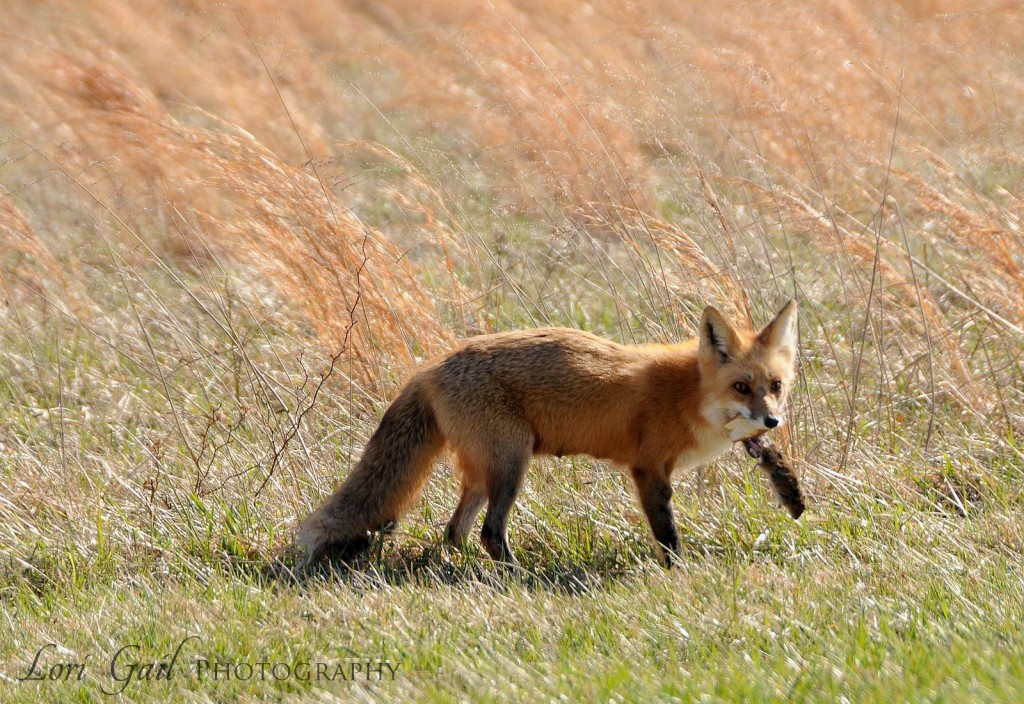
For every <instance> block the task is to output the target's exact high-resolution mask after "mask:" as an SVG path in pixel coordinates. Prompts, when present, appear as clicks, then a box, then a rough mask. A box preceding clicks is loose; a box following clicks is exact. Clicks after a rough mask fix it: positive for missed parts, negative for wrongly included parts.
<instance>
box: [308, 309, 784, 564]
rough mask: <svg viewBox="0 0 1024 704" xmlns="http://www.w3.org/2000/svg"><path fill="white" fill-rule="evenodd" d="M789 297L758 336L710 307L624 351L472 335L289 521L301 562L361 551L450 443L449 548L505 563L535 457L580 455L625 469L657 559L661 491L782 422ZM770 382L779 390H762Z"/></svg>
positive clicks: (667, 532) (562, 334) (575, 333)
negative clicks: (693, 323)
mask: <svg viewBox="0 0 1024 704" xmlns="http://www.w3.org/2000/svg"><path fill="white" fill-rule="evenodd" d="M796 310H797V308H796V302H795V301H790V302H789V303H788V304H787V305H786V306H785V307H784V308H783V309H782V311H781V312H780V313H779V315H778V316H777V317H776V319H775V320H774V321H772V323H770V324H769V325H768V326H766V327H765V328H764V329H763V330H761V331H760V332H754V331H748V330H737V329H735V328H733V327H732V326H731V325H730V324H729V323H728V322H727V321H726V320H725V319H724V318H723V317H722V315H721V314H720V313H718V311H716V310H715V309H714V308H711V307H709V308H707V309H706V310H705V311H704V315H703V317H702V320H701V329H700V335H699V337H698V339H697V340H691V341H689V342H685V343H681V344H677V345H643V346H636V347H631V346H625V345H620V344H617V343H614V342H610V341H608V340H605V339H602V338H600V337H597V336H595V335H591V334H589V333H586V332H581V331H579V330H569V329H562V328H543V329H538V330H523V331H517V332H507V333H498V334H494V335H482V336H480V337H476V338H472V339H470V340H469V341H467V342H466V343H465V344H463V345H462V346H461V347H459V348H458V349H456V350H454V351H453V352H451V353H450V354H448V355H447V356H445V357H444V358H442V359H440V360H437V361H434V362H432V363H430V364H428V365H427V366H425V367H424V368H423V369H421V370H420V371H419V372H418V373H416V374H415V375H414V376H413V377H412V379H410V381H409V382H408V383H407V384H406V386H405V388H404V389H403V390H402V392H401V393H400V394H399V396H398V398H396V399H395V401H394V403H392V405H391V406H390V408H388V410H387V412H386V413H385V414H384V417H383V419H382V420H381V424H380V427H379V428H378V429H377V430H376V432H374V434H373V436H372V437H371V438H370V441H369V443H368V444H367V446H366V451H365V452H364V454H363V457H362V459H360V461H359V463H358V464H357V465H356V467H355V469H353V471H352V472H351V473H350V475H349V477H348V479H346V481H345V482H344V483H343V484H342V486H341V487H340V488H339V489H338V490H337V491H336V492H335V493H334V494H333V495H332V496H331V497H330V498H329V499H328V500H327V501H326V502H325V503H324V504H323V505H322V506H321V507H320V508H318V509H317V510H316V511H315V512H314V513H313V514H311V515H310V516H309V517H308V518H307V519H306V520H305V521H304V522H303V524H302V525H301V526H300V529H299V538H298V542H299V544H300V545H301V546H302V547H304V548H305V550H306V553H307V561H309V562H311V561H313V560H315V559H316V558H318V557H319V556H321V555H323V554H325V553H327V552H329V551H332V550H333V551H336V552H341V553H342V554H347V553H349V552H351V551H352V550H355V549H358V548H360V547H362V546H364V545H366V544H367V542H368V533H369V531H373V530H377V529H380V528H383V527H386V526H393V525H394V522H395V521H397V520H398V518H399V516H400V515H401V513H402V512H403V511H404V510H405V509H406V508H407V507H408V506H409V504H410V503H412V501H414V500H415V498H416V496H417V495H418V494H419V491H420V489H421V488H422V486H423V484H424V483H425V482H426V480H427V477H428V476H429V474H430V470H431V466H432V464H433V460H434V459H435V457H436V456H437V454H439V453H440V452H441V450H442V449H443V448H444V446H445V445H448V446H449V447H450V448H451V449H452V450H453V451H454V454H455V457H456V461H457V464H458V466H459V468H460V470H461V474H462V495H461V498H460V501H459V505H458V507H457V508H456V510H455V513H454V515H453V516H452V519H451V521H450V522H449V525H448V530H447V537H448V540H449V541H451V542H453V543H455V544H462V543H463V542H464V540H465V539H466V535H467V534H468V532H469V529H470V527H471V525H472V523H473V521H474V520H475V518H476V516H477V515H478V513H479V512H480V510H481V509H482V508H483V506H484V504H487V506H488V510H487V516H486V518H485V520H484V526H483V530H482V531H481V538H482V540H483V543H484V546H485V547H486V548H487V550H488V552H489V553H490V554H491V555H492V557H494V558H495V559H500V560H506V561H509V560H511V559H512V554H511V551H510V550H509V547H508V542H507V538H506V532H507V523H508V514H509V510H510V509H511V507H512V504H513V502H514V501H515V498H516V495H517V493H518V491H519V488H520V486H521V485H522V482H523V479H524V476H525V472H526V467H527V465H528V463H529V459H530V457H531V456H533V455H556V456H562V455H570V454H586V455H590V456H592V457H595V458H598V459H606V460H610V461H612V462H614V463H616V464H620V465H623V466H626V467H628V468H629V469H630V472H631V474H632V476H633V479H634V481H635V482H636V485H637V490H638V496H639V499H640V503H641V506H642V507H643V509H644V512H645V514H646V515H647V518H648V521H649V523H650V525H651V528H652V531H653V533H654V536H655V538H656V540H657V541H658V543H659V544H660V546H661V548H662V549H663V558H664V559H665V560H666V561H668V560H670V559H671V556H672V554H673V553H675V552H676V551H677V549H678V538H677V535H676V528H675V522H674V519H673V517H672V508H671V502H670V499H671V496H672V487H671V483H670V479H671V475H672V472H673V470H674V469H675V468H676V467H677V466H682V467H688V466H693V465H696V464H699V463H702V462H706V461H708V460H710V459H712V458H713V457H715V456H717V455H719V454H721V453H722V452H723V451H725V450H726V449H727V448H728V447H729V445H730V444H731V443H732V442H734V441H737V440H742V439H745V438H747V437H752V436H755V435H760V434H761V433H763V432H765V431H767V430H768V429H769V428H770V427H774V426H775V425H777V424H778V423H779V422H781V418H782V411H783V409H784V407H785V399H786V394H787V392H788V389H789V386H790V382H791V380H792V377H793V374H794V365H795V360H796V334H795V329H796V326H795V323H796ZM773 382H777V383H778V384H781V388H775V389H773V388H772V384H773Z"/></svg>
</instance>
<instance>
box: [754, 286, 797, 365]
mask: <svg viewBox="0 0 1024 704" xmlns="http://www.w3.org/2000/svg"><path fill="white" fill-rule="evenodd" d="M797 310H798V306H797V303H796V299H790V301H789V303H787V304H786V305H785V306H783V308H782V310H780V311H779V314H778V315H776V316H775V320H773V321H772V322H770V323H768V324H767V325H765V327H764V330H762V331H761V332H760V333H759V334H758V336H757V339H758V341H759V342H760V343H761V344H762V345H764V346H765V347H767V348H768V349H770V350H773V351H775V352H777V353H778V354H780V355H783V356H786V357H789V359H790V360H792V359H794V358H796V343H797V339H796V314H797Z"/></svg>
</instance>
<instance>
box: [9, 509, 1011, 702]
mask: <svg viewBox="0 0 1024 704" xmlns="http://www.w3.org/2000/svg"><path fill="white" fill-rule="evenodd" d="M821 508H824V507H821ZM769 509H770V507H761V510H759V511H757V512H756V513H757V518H756V519H755V518H749V519H748V520H747V521H746V522H743V523H741V525H740V527H739V528H735V527H732V526H726V525H724V524H721V525H720V527H719V529H718V530H717V531H716V536H715V537H716V538H717V540H716V541H715V545H714V547H715V548H716V549H714V550H705V551H704V552H706V554H696V552H697V551H696V550H695V551H694V554H691V555H689V556H688V557H685V558H684V560H683V564H682V565H681V566H680V567H679V568H678V569H675V570H672V571H664V570H662V569H661V568H659V567H658V566H657V565H655V564H654V563H653V562H652V561H651V560H650V559H649V558H648V557H646V556H645V555H644V554H643V553H644V552H645V550H644V547H643V546H642V545H641V544H640V543H639V542H637V541H635V540H632V539H627V540H626V541H625V542H626V545H627V546H628V547H627V548H626V550H627V554H626V555H625V556H623V555H621V554H615V551H616V550H622V549H623V546H622V545H617V546H616V547H615V548H614V549H613V550H609V549H608V548H605V547H599V548H597V549H595V550H590V549H588V548H586V547H585V546H582V545H580V544H578V542H577V541H576V540H575V539H574V538H572V536H570V535H565V536H562V540H561V541H559V542H558V543H557V544H554V545H549V546H547V547H548V552H547V554H545V557H544V558H543V559H542V560H537V559H535V556H536V555H537V554H543V553H544V549H543V548H542V547H541V546H539V545H537V544H536V541H535V540H531V541H526V542H523V541H522V540H521V539H520V540H519V541H517V542H518V545H519V547H518V551H519V556H520V558H521V559H522V560H523V562H524V564H525V565H529V567H523V568H521V569H517V570H512V571H505V570H503V569H499V568H495V567H494V566H492V565H490V564H489V563H487V562H486V561H485V560H483V559H482V558H481V557H480V555H478V554H473V555H466V556H462V555H458V554H455V553H448V552H446V551H445V550H443V549H441V548H439V547H437V546H436V544H434V543H433V542H432V541H431V542H422V543H421V542H418V541H410V540H409V538H408V536H403V539H402V540H401V544H400V545H399V546H398V547H390V546H389V547H386V548H385V550H384V553H383V556H382V559H381V560H380V561H377V560H374V559H371V560H369V561H367V562H364V563H361V564H360V566H359V567H358V568H357V569H356V570H354V571H351V572H350V571H344V572H343V573H340V574H335V575H324V576H322V577H319V578H315V579H312V580H310V581H308V582H307V583H305V584H304V585H302V586H280V585H276V584H268V583H266V582H264V581H262V580H261V579H260V578H259V577H257V576H255V575H254V573H253V572H252V571H251V570H249V569H248V567H247V566H246V565H245V564H244V563H235V564H231V565H219V566H211V565H208V564H207V565H203V566H202V568H201V569H200V570H197V572H198V573H195V574H189V573H186V572H182V571H179V570H177V569H171V570H170V572H169V574H166V575H164V576H159V575H156V574H153V572H154V571H155V569H156V568H157V567H158V563H155V562H152V561H147V560H145V559H142V560H139V561H138V562H136V564H134V565H133V566H132V570H131V571H132V572H134V573H135V576H134V577H127V576H121V577H117V578H114V577H112V573H111V570H110V566H109V564H107V563H104V562H103V561H99V562H95V561H94V562H92V563H90V564H80V565H75V564H73V561H72V560H71V559H69V558H68V557H66V556H61V557H56V556H51V557H52V559H53V560H54V563H52V564H51V565H49V568H50V580H53V581H49V580H48V581H46V582H42V583H41V582H40V581H39V580H38V579H34V578H33V574H32V573H31V572H29V571H16V574H15V575H9V578H10V582H9V585H8V588H7V590H6V591H5V597H4V598H5V605H6V606H7V609H6V610H5V614H6V615H5V618H4V621H3V626H2V629H0V637H2V638H0V640H2V642H3V643H5V646H4V656H5V658H7V659H8V660H9V661H11V662H12V664H13V663H17V664H18V667H11V666H8V668H7V671H6V672H5V675H6V676H7V677H13V676H17V675H18V674H19V673H21V674H24V672H26V671H27V670H28V661H29V660H30V659H31V657H32V656H33V655H34V653H35V651H36V650H37V649H38V648H39V647H40V646H41V645H43V644H45V643H47V642H57V643H60V644H61V646H62V647H63V648H65V649H66V650H65V651H62V653H61V656H62V657H61V659H64V660H68V659H70V660H74V661H79V662H80V661H82V660H83V659H84V658H85V657H86V656H89V655H91V658H90V660H89V661H88V662H87V665H88V670H89V675H88V677H87V678H86V679H85V681H83V682H81V683H78V682H75V683H64V682H37V683H12V682H6V683H5V684H3V685H2V688H0V696H2V697H3V699H4V700H5V701H69V700H72V699H74V698H78V699H79V700H82V701H99V700H102V699H103V696H102V688H106V689H108V690H109V689H111V688H112V687H115V686H119V685H120V684H122V683H120V682H118V681H116V680H112V678H111V676H110V673H109V670H108V668H109V663H110V659H111V657H113V655H114V653H115V652H116V650H117V648H120V647H121V646H123V645H128V644H138V645H139V646H140V651H139V655H140V657H143V658H150V659H160V658H164V657H165V656H166V655H167V654H168V653H172V652H173V651H174V649H175V648H176V647H177V645H178V644H179V643H180V642H181V641H182V640H183V639H185V638H188V637H190V636H196V638H195V640H191V641H189V642H188V643H187V644H186V645H185V646H184V649H183V652H184V654H185V656H187V657H184V658H183V660H181V661H179V663H177V664H178V669H176V670H175V671H174V672H175V677H174V678H173V679H172V680H170V681H163V682H155V681H142V682H132V683H129V684H128V685H127V686H126V690H125V694H126V695H130V696H131V697H133V698H139V699H154V700H159V699H163V698H168V697H172V696H175V697H177V696H180V695H181V694H182V693H183V692H184V691H189V690H191V691H194V692H197V693H199V694H200V696H201V697H206V698H209V699H213V700H224V699H232V698H237V699H241V700H255V699H260V698H270V699H275V700H277V699H281V700H287V699H288V698H289V697H290V696H294V697H298V696H300V695H303V694H309V693H310V692H311V691H312V690H320V689H322V690H325V691H327V692H330V693H332V694H334V695H335V696H338V697H340V698H342V699H346V698H349V697H351V698H359V697H369V698H372V699H375V700H377V699H379V700H388V701H392V700H393V701H400V700H408V699H409V698H413V697H415V698H416V699H417V700H425V701H446V700H450V699H451V698H463V697H470V696H472V698H474V699H480V700H482V701H517V700H521V699H522V698H523V697H526V698H529V699H533V700H536V699H557V698H558V697H559V695H560V694H564V693H568V692H571V693H572V697H573V698H574V699H584V700H594V699H599V700H610V699H624V700H632V701H650V700H655V699H657V700H666V701H672V700H677V699H681V700H683V701H690V700H694V699H707V700H711V701H722V700H725V701H736V700H739V699H756V700H783V699H785V700H794V699H795V700H799V701H837V700H841V699H842V698H844V697H845V698H846V699H848V700H849V701H868V702H870V701H879V702H882V701H965V700H978V699H981V700H991V699H1004V700H1013V699H1015V698H1017V697H1019V696H1020V695H1021V693H1022V691H1024V666H1022V665H1021V663H1020V658H1019V657H1017V653H1018V652H1019V649H1020V648H1021V647H1022V646H1024V633H1022V630H1021V628H1022V627H1021V623H1022V622H1024V594H1022V591H1024V585H1022V581H1021V578H1020V574H1021V568H1022V564H1021V559H1020V557H1019V555H1020V545H1019V541H1018V540H1016V539H1014V540H1007V539H1000V537H999V536H1000V533H1001V530H1000V528H1001V527H1002V528H1005V526H1006V524H1007V523H1012V522H1013V521H1014V520H1015V517H1014V515H1012V514H1005V513H996V514H995V515H987V514H983V515H980V516H977V517H974V518H969V519H963V518H959V517H954V516H939V515H930V514H928V513H923V512H918V511H907V510H904V511H903V512H902V513H900V514H894V513H893V512H892V510H891V509H890V508H887V507H885V506H884V505H883V504H874V505H862V506H845V507H844V506H829V507H828V511H823V510H822V511H820V512H818V511H816V512H815V514H816V515H814V516H813V517H811V520H810V521H809V522H808V523H807V524H806V525H803V526H797V525H794V524H792V523H790V522H787V521H783V520H779V519H778V518H777V516H775V515H774V514H773V513H771V512H770V511H769ZM685 513H686V519H687V521H689V520H696V519H697V517H696V515H694V514H695V512H691V511H686V512H685ZM722 513H724V514H730V513H734V512H733V511H730V510H728V509H722ZM725 517H727V516H721V515H720V516H719V517H718V518H720V519H721V518H725ZM762 522H763V524H764V525H763V526H761V525H756V524H758V523H762ZM751 524H754V525H751ZM762 527H763V534H754V533H753V532H752V531H751V530H750V529H752V528H753V529H755V530H756V529H758V528H762ZM748 531H750V532H748ZM519 533H521V531H520V532H519ZM516 537H520V538H521V535H517V536H516ZM410 542H412V544H410ZM687 542H688V544H691V545H692V541H687ZM703 547H707V546H703ZM577 554H579V555H582V556H583V557H576V556H575V555H577ZM940 557H941V559H936V558H940ZM612 566H614V567H612ZM133 652H134V651H133ZM51 655H52V653H51ZM204 658H205V659H207V660H209V661H213V660H214V659H216V658H220V659H223V660H224V661H228V662H234V663H238V662H250V663H257V664H258V663H260V662H263V661H267V662H277V663H291V664H294V663H297V662H313V663H316V662H324V663H331V671H332V672H333V671H334V668H335V666H336V665H337V664H339V663H341V664H344V663H349V664H351V663H352V662H353V661H363V660H364V659H367V658H368V659H370V660H376V659H384V660H387V661H389V662H390V663H391V664H392V665H393V666H397V667H398V670H397V673H396V675H395V678H394V680H393V681H382V682H376V681H375V682H366V681H358V682H350V681H345V682H342V681H334V682H325V681H321V682H302V681H299V680H296V679H294V678H293V679H289V680H287V681H265V682H256V681H253V680H249V681H244V682H243V681H238V680H236V679H225V678H224V677H223V674H222V676H221V678H220V679H217V680H212V679H210V678H209V672H210V671H209V670H206V671H204V675H205V676H206V679H203V680H201V679H199V675H198V673H197V670H196V667H197V665H196V660H197V659H204ZM56 661H57V659H56V658H54V659H53V660H51V662H56ZM119 662H120V661H119ZM314 669H315V665H314ZM282 671H283V670H281V669H279V673H280V672H282ZM119 675H120V676H123V673H121V672H120V671H119Z"/></svg>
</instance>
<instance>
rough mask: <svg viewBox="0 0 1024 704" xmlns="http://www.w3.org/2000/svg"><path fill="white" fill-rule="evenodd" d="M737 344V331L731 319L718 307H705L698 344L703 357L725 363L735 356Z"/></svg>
mask: <svg viewBox="0 0 1024 704" xmlns="http://www.w3.org/2000/svg"><path fill="white" fill-rule="evenodd" d="M737 346H738V339H737V337H736V331H734V330H733V329H732V326H731V325H729V321H727V320H726V319H725V317H724V316H723V315H722V314H721V313H719V312H718V309H717V308H714V307H713V306H708V307H707V308H705V309H704V314H703V315H702V316H701V317H700V342H699V343H698V346H697V350H698V354H699V355H700V357H701V359H704V360H707V361H714V362H718V363H719V364H723V363H725V362H728V361H729V360H730V359H732V358H733V357H734V356H735V354H736V348H737Z"/></svg>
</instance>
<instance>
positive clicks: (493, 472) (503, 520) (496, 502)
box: [480, 442, 532, 563]
mask: <svg viewBox="0 0 1024 704" xmlns="http://www.w3.org/2000/svg"><path fill="white" fill-rule="evenodd" d="M531 446H532V442H526V443H524V444H523V445H522V446H521V447H518V448H514V449H508V450H506V451H504V452H499V453H495V455H494V457H493V459H492V461H491V466H490V467H489V468H488V470H489V471H488V472H487V515H486V516H485V517H484V525H483V528H482V529H481V531H480V540H481V541H482V542H483V544H484V548H486V550H487V552H488V554H489V555H490V556H491V558H492V559H494V560H497V561H499V562H508V563H513V562H515V559H514V558H513V556H512V550H511V549H510V548H509V546H508V518H509V512H510V511H511V509H512V505H513V504H514V503H515V501H516V497H517V496H518V495H519V490H520V489H521V488H522V486H523V479H524V478H525V477H526V469H527V467H528V466H529V463H530V456H531V455H532V451H531Z"/></svg>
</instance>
